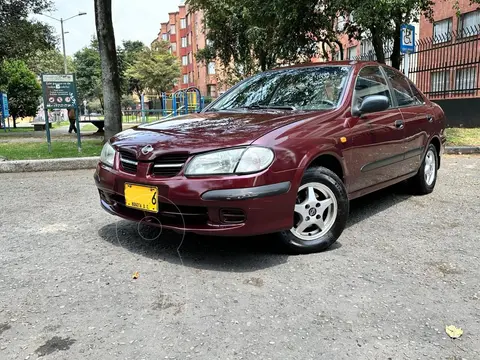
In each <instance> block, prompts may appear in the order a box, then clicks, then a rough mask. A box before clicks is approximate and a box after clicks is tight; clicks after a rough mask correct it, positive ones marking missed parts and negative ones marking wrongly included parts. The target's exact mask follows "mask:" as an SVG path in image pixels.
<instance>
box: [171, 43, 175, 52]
mask: <svg viewBox="0 0 480 360" xmlns="http://www.w3.org/2000/svg"><path fill="white" fill-rule="evenodd" d="M170 45H171V48H172V51H177V43H171V44H170Z"/></svg>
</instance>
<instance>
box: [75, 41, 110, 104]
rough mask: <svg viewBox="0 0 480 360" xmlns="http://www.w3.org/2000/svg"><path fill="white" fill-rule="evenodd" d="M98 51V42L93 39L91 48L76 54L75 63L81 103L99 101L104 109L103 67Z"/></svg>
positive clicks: (85, 48)
mask: <svg viewBox="0 0 480 360" xmlns="http://www.w3.org/2000/svg"><path fill="white" fill-rule="evenodd" d="M98 49H99V44H98V41H97V40H96V39H92V41H91V43H90V46H88V47H84V48H83V49H82V50H80V51H78V52H76V53H75V55H74V61H73V62H74V67H75V70H76V75H77V90H78V97H79V99H80V101H83V100H88V101H92V100H93V99H98V100H99V101H100V104H101V106H102V108H103V107H104V102H103V88H102V66H101V61H100V54H99V51H98Z"/></svg>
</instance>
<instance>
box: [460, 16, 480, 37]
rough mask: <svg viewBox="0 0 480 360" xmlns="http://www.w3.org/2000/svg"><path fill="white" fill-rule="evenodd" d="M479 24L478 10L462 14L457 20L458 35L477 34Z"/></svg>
mask: <svg viewBox="0 0 480 360" xmlns="http://www.w3.org/2000/svg"><path fill="white" fill-rule="evenodd" d="M479 26H480V11H478V10H476V11H472V12H469V13H466V14H462V15H461V16H460V19H459V20H458V37H468V36H473V35H478V33H479Z"/></svg>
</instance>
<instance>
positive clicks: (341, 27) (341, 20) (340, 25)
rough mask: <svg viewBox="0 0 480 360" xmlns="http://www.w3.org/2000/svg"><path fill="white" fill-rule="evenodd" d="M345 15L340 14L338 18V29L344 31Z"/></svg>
mask: <svg viewBox="0 0 480 360" xmlns="http://www.w3.org/2000/svg"><path fill="white" fill-rule="evenodd" d="M345 23H346V21H345V17H344V16H342V15H340V16H339V17H338V18H337V30H338V31H343V30H344V29H345Z"/></svg>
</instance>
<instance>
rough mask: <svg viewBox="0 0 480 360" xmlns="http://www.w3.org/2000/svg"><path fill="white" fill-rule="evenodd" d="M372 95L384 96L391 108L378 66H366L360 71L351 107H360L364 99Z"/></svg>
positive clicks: (386, 87)
mask: <svg viewBox="0 0 480 360" xmlns="http://www.w3.org/2000/svg"><path fill="white" fill-rule="evenodd" d="M372 95H382V96H386V97H387V98H388V102H389V104H390V107H391V106H392V96H391V94H390V89H389V87H388V84H387V80H386V79H385V76H383V73H382V71H381V70H380V67H378V66H366V67H364V68H363V69H361V70H360V72H359V73H358V76H357V81H356V83H355V90H354V93H353V104H352V105H354V106H356V105H360V104H361V103H362V102H363V100H364V99H365V98H366V97H368V96H372Z"/></svg>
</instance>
